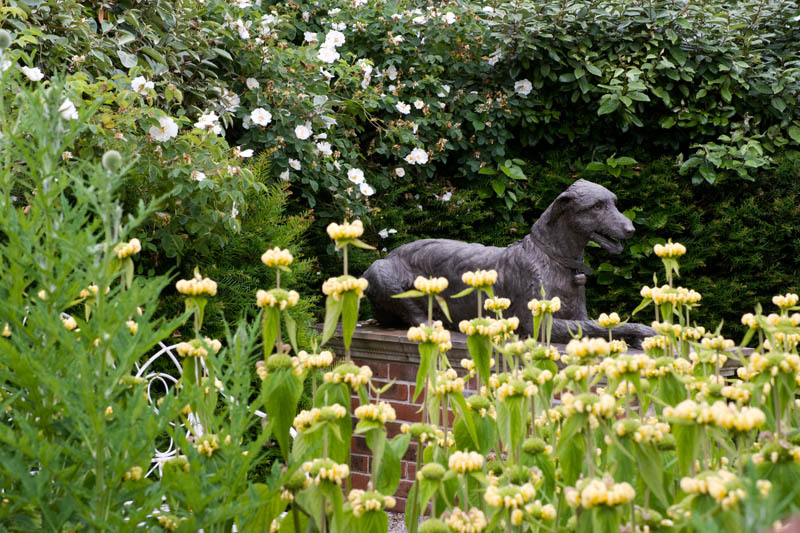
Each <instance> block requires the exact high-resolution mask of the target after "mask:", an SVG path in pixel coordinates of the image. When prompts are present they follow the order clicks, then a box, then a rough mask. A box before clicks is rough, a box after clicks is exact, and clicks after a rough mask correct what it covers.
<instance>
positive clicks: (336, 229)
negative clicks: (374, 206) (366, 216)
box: [327, 220, 364, 244]
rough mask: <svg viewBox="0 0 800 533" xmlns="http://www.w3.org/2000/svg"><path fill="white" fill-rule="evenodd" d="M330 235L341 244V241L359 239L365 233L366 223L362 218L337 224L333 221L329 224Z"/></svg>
mask: <svg viewBox="0 0 800 533" xmlns="http://www.w3.org/2000/svg"><path fill="white" fill-rule="evenodd" d="M327 231H328V236H329V237H330V238H331V239H333V240H334V241H336V243H337V244H339V241H344V240H352V239H358V238H359V237H361V235H363V234H364V225H363V224H362V223H361V221H360V220H354V221H353V222H343V223H341V224H337V223H336V222H331V223H330V224H328V228H327Z"/></svg>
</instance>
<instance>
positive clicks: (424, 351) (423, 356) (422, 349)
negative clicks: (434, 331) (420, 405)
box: [413, 342, 439, 401]
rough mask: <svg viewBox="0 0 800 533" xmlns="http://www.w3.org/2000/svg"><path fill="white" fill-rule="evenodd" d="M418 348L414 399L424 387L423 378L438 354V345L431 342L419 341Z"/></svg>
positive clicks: (432, 366)
mask: <svg viewBox="0 0 800 533" xmlns="http://www.w3.org/2000/svg"><path fill="white" fill-rule="evenodd" d="M418 349H419V367H418V368H417V383H416V387H415V388H414V398H413V400H414V401H417V397H418V396H419V395H420V394H421V393H422V390H423V389H424V388H425V379H426V378H428V376H429V375H430V374H431V373H432V372H433V368H434V366H435V363H436V357H437V356H438V355H439V346H438V345H436V344H434V343H432V342H421V343H419V346H418Z"/></svg>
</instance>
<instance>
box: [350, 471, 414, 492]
mask: <svg viewBox="0 0 800 533" xmlns="http://www.w3.org/2000/svg"><path fill="white" fill-rule="evenodd" d="M350 483H351V487H352V488H354V489H362V490H364V489H366V488H367V483H369V474H359V473H358V472H351V473H350ZM401 483H402V482H401Z"/></svg>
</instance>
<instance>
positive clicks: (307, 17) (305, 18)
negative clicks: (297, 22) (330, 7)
mask: <svg viewBox="0 0 800 533" xmlns="http://www.w3.org/2000/svg"><path fill="white" fill-rule="evenodd" d="M302 17H303V22H308V21H309V20H311V13H309V12H308V11H303V13H302Z"/></svg>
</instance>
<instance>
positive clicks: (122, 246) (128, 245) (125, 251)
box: [114, 239, 142, 259]
mask: <svg viewBox="0 0 800 533" xmlns="http://www.w3.org/2000/svg"><path fill="white" fill-rule="evenodd" d="M141 251H142V243H141V242H139V239H131V240H130V241H128V242H121V243H119V244H117V245H116V246H115V247H114V253H115V254H117V258H118V259H125V258H126V257H130V256H132V255H135V254H138V253H139V252H141Z"/></svg>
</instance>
